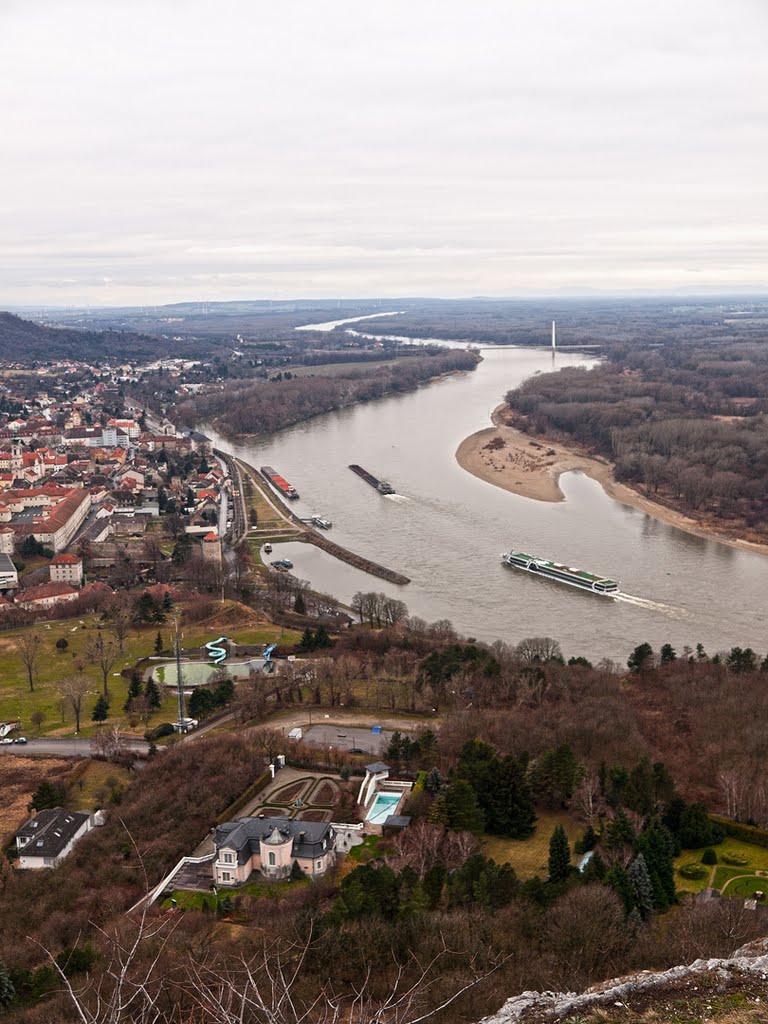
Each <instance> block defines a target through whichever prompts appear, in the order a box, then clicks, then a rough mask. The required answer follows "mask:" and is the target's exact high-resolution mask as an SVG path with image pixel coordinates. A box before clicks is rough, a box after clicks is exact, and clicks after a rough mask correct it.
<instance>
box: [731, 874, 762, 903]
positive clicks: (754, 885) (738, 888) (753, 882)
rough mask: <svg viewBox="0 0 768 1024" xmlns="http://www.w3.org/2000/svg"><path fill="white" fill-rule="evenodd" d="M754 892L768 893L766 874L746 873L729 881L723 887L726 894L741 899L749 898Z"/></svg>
mask: <svg viewBox="0 0 768 1024" xmlns="http://www.w3.org/2000/svg"><path fill="white" fill-rule="evenodd" d="M756 892H762V893H768V876H766V875H747V876H746V877H745V878H739V879H737V880H736V881H733V882H730V883H729V884H728V886H727V887H726V889H725V895H726V896H739V897H741V899H745V900H746V899H751V898H752V897H753V896H754V895H755V893H756Z"/></svg>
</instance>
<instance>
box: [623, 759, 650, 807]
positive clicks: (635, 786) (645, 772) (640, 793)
mask: <svg viewBox="0 0 768 1024" xmlns="http://www.w3.org/2000/svg"><path fill="white" fill-rule="evenodd" d="M655 789H656V787H655V784H654V776H653V768H652V767H651V763H650V761H648V760H647V758H643V760H642V761H640V762H639V763H638V764H636V765H635V767H634V768H633V769H632V771H631V772H630V773H629V779H628V780H627V785H626V788H625V789H624V804H625V805H626V806H627V807H628V808H629V809H630V810H631V811H636V812H637V813H638V814H651V813H652V812H653V810H654V808H655V806H656V793H655Z"/></svg>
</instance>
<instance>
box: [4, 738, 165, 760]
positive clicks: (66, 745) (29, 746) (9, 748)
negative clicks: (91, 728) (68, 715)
mask: <svg viewBox="0 0 768 1024" xmlns="http://www.w3.org/2000/svg"><path fill="white" fill-rule="evenodd" d="M128 746H129V747H130V749H131V750H135V751H136V752H137V753H144V754H146V752H147V751H148V750H149V744H148V743H147V741H146V740H141V739H130V740H128ZM0 754H27V755H29V754H45V755H46V756H48V757H90V756H91V741H90V739H74V738H73V737H72V738H70V739H54V738H45V737H43V738H41V739H30V740H29V742H27V743H8V744H4V745H2V746H0Z"/></svg>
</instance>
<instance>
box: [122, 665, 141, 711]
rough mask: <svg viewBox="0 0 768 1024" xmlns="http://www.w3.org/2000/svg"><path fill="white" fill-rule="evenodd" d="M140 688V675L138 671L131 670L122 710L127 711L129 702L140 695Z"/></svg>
mask: <svg viewBox="0 0 768 1024" xmlns="http://www.w3.org/2000/svg"><path fill="white" fill-rule="evenodd" d="M141 690H142V686H141V676H140V675H139V673H138V672H131V678H130V679H129V681H128V696H127V697H126V699H125V704H123V711H128V709H129V708H130V706H131V702H132V701H134V700H135V699H136V698H137V697H140V696H141Z"/></svg>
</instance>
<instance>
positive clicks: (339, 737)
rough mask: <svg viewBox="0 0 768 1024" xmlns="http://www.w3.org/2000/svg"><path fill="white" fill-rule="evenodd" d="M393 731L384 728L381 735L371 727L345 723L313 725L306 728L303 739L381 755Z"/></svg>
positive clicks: (322, 745) (339, 748)
mask: <svg viewBox="0 0 768 1024" xmlns="http://www.w3.org/2000/svg"><path fill="white" fill-rule="evenodd" d="M391 738H392V733H391V732H387V731H384V730H382V732H381V733H380V734H379V735H376V734H375V733H372V732H371V730H370V729H359V728H355V727H347V726H345V725H312V726H309V727H308V728H305V729H304V736H303V739H304V740H306V742H307V743H315V744H317V746H319V747H335V748H336V749H337V750H359V751H363V752H365V753H366V754H373V755H374V756H376V757H379V756H380V755H382V754H383V753H384V751H385V750H386V749H387V747H388V746H389V741H390V739H391Z"/></svg>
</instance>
